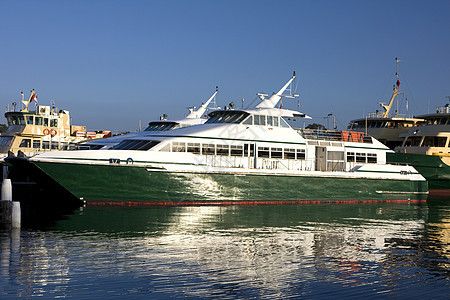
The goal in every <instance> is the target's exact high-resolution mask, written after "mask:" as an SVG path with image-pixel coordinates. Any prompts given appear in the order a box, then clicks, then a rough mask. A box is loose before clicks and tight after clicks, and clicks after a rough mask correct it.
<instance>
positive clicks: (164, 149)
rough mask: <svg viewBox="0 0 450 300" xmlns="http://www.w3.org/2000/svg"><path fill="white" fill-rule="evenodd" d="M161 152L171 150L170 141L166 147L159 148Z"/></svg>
mask: <svg viewBox="0 0 450 300" xmlns="http://www.w3.org/2000/svg"><path fill="white" fill-rule="evenodd" d="M159 151H161V152H170V143H167V144H166V145H165V146H164V147H162V148H161V149H159Z"/></svg>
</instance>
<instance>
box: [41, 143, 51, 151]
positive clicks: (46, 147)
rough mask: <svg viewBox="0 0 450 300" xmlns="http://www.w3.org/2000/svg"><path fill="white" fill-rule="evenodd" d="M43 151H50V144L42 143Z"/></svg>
mask: <svg viewBox="0 0 450 300" xmlns="http://www.w3.org/2000/svg"><path fill="white" fill-rule="evenodd" d="M42 149H50V142H49V141H42Z"/></svg>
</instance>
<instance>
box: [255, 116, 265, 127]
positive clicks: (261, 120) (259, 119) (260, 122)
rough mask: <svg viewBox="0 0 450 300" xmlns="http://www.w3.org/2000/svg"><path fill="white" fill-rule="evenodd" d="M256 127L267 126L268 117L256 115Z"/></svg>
mask: <svg viewBox="0 0 450 300" xmlns="http://www.w3.org/2000/svg"><path fill="white" fill-rule="evenodd" d="M255 125H262V126H266V116H261V115H255Z"/></svg>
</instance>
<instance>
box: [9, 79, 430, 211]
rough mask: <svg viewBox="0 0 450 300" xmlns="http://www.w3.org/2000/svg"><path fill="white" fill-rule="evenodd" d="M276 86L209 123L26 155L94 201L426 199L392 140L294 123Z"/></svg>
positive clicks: (423, 182)
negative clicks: (269, 94) (389, 157)
mask: <svg viewBox="0 0 450 300" xmlns="http://www.w3.org/2000/svg"><path fill="white" fill-rule="evenodd" d="M291 79H292V78H291ZM285 86H286V85H285ZM273 96H274V95H273ZM275 96H276V97H274V98H272V99H271V100H269V99H270V98H268V99H267V100H262V102H263V103H266V104H267V105H259V106H257V107H256V108H254V109H242V110H238V109H236V110H234V109H226V110H216V111H213V112H212V113H210V114H209V118H208V120H207V121H206V122H205V123H204V124H200V125H195V126H189V127H185V128H179V129H175V130H169V131H153V132H146V134H145V135H140V136H136V137H130V138H127V139H124V140H123V141H121V142H120V143H119V144H118V145H116V146H114V147H112V148H110V149H108V150H80V151H61V152H52V153H44V154H40V155H37V156H34V157H32V158H30V159H29V161H28V163H31V164H33V165H35V166H37V167H38V168H40V169H41V170H42V171H43V172H44V173H45V174H46V175H48V176H50V177H51V178H53V179H54V180H55V181H56V182H58V183H59V184H60V185H62V186H63V187H64V188H66V189H67V190H68V191H70V192H71V193H72V194H74V195H75V196H76V197H78V198H80V199H84V200H85V201H87V203H94V202H123V201H130V202H136V203H148V204H163V205H174V204H177V205H189V204H196V205H199V204H200V205H202V204H205V205H208V204H233V203H244V202H245V203H249V202H255V203H295V202H298V201H316V200H318V199H320V200H325V201H349V200H353V201H368V200H369V201H370V200H376V201H378V200H380V201H389V200H404V201H410V200H424V199H426V197H427V193H428V189H427V182H426V180H425V179H424V178H423V177H422V175H420V174H419V173H418V172H417V171H416V170H415V169H414V168H413V167H411V166H397V165H389V164H386V153H388V152H392V150H390V149H389V148H387V147H386V146H385V145H383V144H382V143H380V142H378V141H377V140H375V139H374V138H371V137H367V136H366V137H364V138H361V140H358V141H356V140H355V141H354V140H352V139H349V138H348V136H347V133H345V132H344V133H342V132H331V131H323V132H315V133H314V134H313V135H312V134H307V133H306V132H304V131H302V130H296V129H294V128H292V127H291V126H290V125H289V124H288V123H287V122H286V120H285V118H293V117H296V118H302V117H303V118H305V117H307V116H306V115H305V114H304V113H301V112H298V111H293V110H287V109H281V108H275V107H274V103H275V104H276V102H275V100H276V98H279V99H281V97H282V95H277V94H275ZM262 99H265V98H264V96H262ZM279 99H278V100H279ZM264 101H267V102H264ZM309 133H310V132H309ZM11 163H12V164H13V165H14V161H12V162H11Z"/></svg>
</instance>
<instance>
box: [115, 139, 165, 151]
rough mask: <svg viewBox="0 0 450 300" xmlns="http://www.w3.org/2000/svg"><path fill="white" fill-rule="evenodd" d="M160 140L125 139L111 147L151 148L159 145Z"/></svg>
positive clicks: (126, 148)
mask: <svg viewBox="0 0 450 300" xmlns="http://www.w3.org/2000/svg"><path fill="white" fill-rule="evenodd" d="M159 143H160V142H159V141H148V140H125V141H122V142H120V143H119V144H118V145H116V146H114V147H112V148H111V150H142V151H145V150H149V149H150V148H153V147H154V146H156V145H158V144H159Z"/></svg>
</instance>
